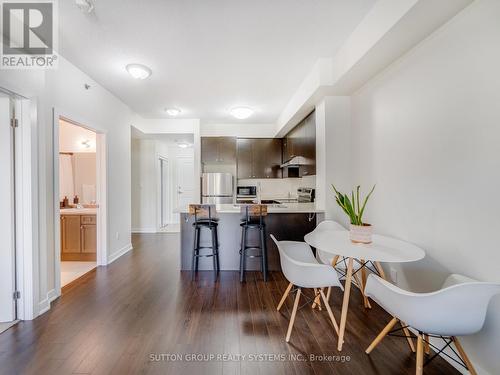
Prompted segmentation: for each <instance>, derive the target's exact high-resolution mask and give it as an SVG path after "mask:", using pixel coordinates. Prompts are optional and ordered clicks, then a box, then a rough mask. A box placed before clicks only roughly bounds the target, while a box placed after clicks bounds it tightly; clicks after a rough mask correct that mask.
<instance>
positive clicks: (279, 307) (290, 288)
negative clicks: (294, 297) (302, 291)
mask: <svg viewBox="0 0 500 375" xmlns="http://www.w3.org/2000/svg"><path fill="white" fill-rule="evenodd" d="M292 288H293V284H292V283H289V284H288V286H287V287H286V290H285V293H283V297H281V300H280V303H278V307H276V310H278V311H280V309H281V306H283V303H285V301H286V297H288V295H289V294H290V290H292Z"/></svg>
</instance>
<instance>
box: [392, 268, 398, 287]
mask: <svg viewBox="0 0 500 375" xmlns="http://www.w3.org/2000/svg"><path fill="white" fill-rule="evenodd" d="M391 280H392V282H393V283H394V284H397V282H398V271H397V270H396V269H395V268H394V267H391Z"/></svg>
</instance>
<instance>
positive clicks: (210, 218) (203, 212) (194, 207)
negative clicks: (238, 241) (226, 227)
mask: <svg viewBox="0 0 500 375" xmlns="http://www.w3.org/2000/svg"><path fill="white" fill-rule="evenodd" d="M189 214H190V215H192V216H194V223H193V227H194V244H193V255H192V259H191V279H192V280H194V276H195V274H196V273H197V272H198V259H199V258H201V257H212V260H213V267H214V277H215V278H217V273H218V272H219V270H220V265H219V237H218V234H217V226H218V224H219V223H218V221H219V219H218V218H217V211H216V209H215V205H213V204H190V205H189ZM203 228H205V229H208V230H210V234H211V246H200V238H201V230H202V229H203ZM202 249H211V250H212V251H211V252H209V253H206V254H200V250H202Z"/></svg>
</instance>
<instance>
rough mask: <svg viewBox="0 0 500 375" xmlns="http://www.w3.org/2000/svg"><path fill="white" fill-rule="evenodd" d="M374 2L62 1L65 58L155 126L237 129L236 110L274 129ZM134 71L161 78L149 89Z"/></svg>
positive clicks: (151, 82) (147, 82) (152, 81)
mask: <svg viewBox="0 0 500 375" xmlns="http://www.w3.org/2000/svg"><path fill="white" fill-rule="evenodd" d="M374 2H375V0H252V1H249V0H210V1H207V0H182V1H177V0H150V1H139V0H97V1H96V2H95V13H94V14H90V15H86V14H84V13H82V12H81V11H80V10H79V9H78V8H77V7H76V5H75V3H74V1H61V2H59V7H60V8H59V11H60V17H59V25H60V46H61V53H62V54H63V56H65V57H66V58H67V59H68V60H70V61H71V62H72V63H74V64H75V65H77V66H78V67H79V68H80V69H82V70H83V71H85V72H86V73H87V74H89V75H90V76H91V77H92V78H94V79H95V80H96V81H98V82H99V83H100V84H102V85H103V86H104V87H106V88H107V89H108V90H110V91H111V92H113V93H114V94H115V95H116V96H118V97H119V98H121V99H122V100H123V101H124V102H125V103H126V104H128V105H129V106H130V107H131V108H132V109H133V110H134V111H135V112H137V113H139V114H140V115H141V116H143V117H147V118H161V117H168V115H166V114H165V113H164V111H163V109H164V108H165V107H178V108H181V109H182V111H183V112H182V114H181V116H179V117H184V118H200V119H201V120H202V121H204V122H219V123H230V122H233V123H234V122H235V120H234V118H232V117H231V116H230V115H229V114H228V110H229V109H230V108H232V107H233V106H237V105H246V106H250V107H252V108H254V109H255V110H256V113H255V114H254V115H253V116H251V117H250V118H249V119H247V120H244V121H246V122H248V123H274V122H275V121H276V119H277V118H278V116H279V114H280V112H281V111H282V109H283V108H284V107H285V105H286V103H287V102H288V100H289V99H290V97H291V96H292V95H293V93H294V92H295V90H296V89H297V88H298V86H299V85H300V83H301V82H302V80H303V79H304V78H305V76H306V74H307V73H308V72H309V70H310V69H311V68H312V66H313V64H314V63H315V62H316V60H317V59H318V58H319V57H328V56H333V55H334V54H335V52H336V51H337V50H338V48H339V47H340V45H341V44H342V42H343V41H344V40H345V39H346V38H347V36H348V35H349V34H350V33H351V32H352V31H353V29H354V28H355V26H356V25H357V24H358V23H359V22H360V21H361V19H362V18H363V16H364V15H365V14H366V13H367V11H368V10H369V9H370V7H371V6H372V5H373V3H374ZM129 63H142V64H145V65H148V66H149V67H150V68H151V69H152V70H153V75H152V76H151V77H150V78H149V79H147V80H145V81H137V80H133V79H131V78H130V77H129V75H128V74H127V72H126V71H125V65H127V64H129Z"/></svg>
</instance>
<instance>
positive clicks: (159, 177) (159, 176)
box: [156, 155, 172, 230]
mask: <svg viewBox="0 0 500 375" xmlns="http://www.w3.org/2000/svg"><path fill="white" fill-rule="evenodd" d="M157 160H158V164H157V165H158V172H157V181H158V184H157V197H158V199H157V202H159V203H160V205H159V206H160V209H159V210H158V214H157V225H156V228H157V230H161V229H162V228H164V227H163V226H162V224H163V223H162V220H161V219H162V210H163V201H162V184H163V180H162V168H161V163H162V162H164V163H166V173H167V177H168V182H167V186H166V190H167V194H166V195H167V196H166V197H165V199H166V203H167V212H168V216H167V217H165V218H163V219H164V220H165V221H166V222H167V224H166V225H165V226H167V225H168V224H170V223H171V221H172V220H171V216H172V213H171V212H170V207H171V202H170V200H171V197H170V190H171V186H170V185H171V183H170V182H171V173H170V162H169V160H168V158H166V157H164V156H161V155H157Z"/></svg>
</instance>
